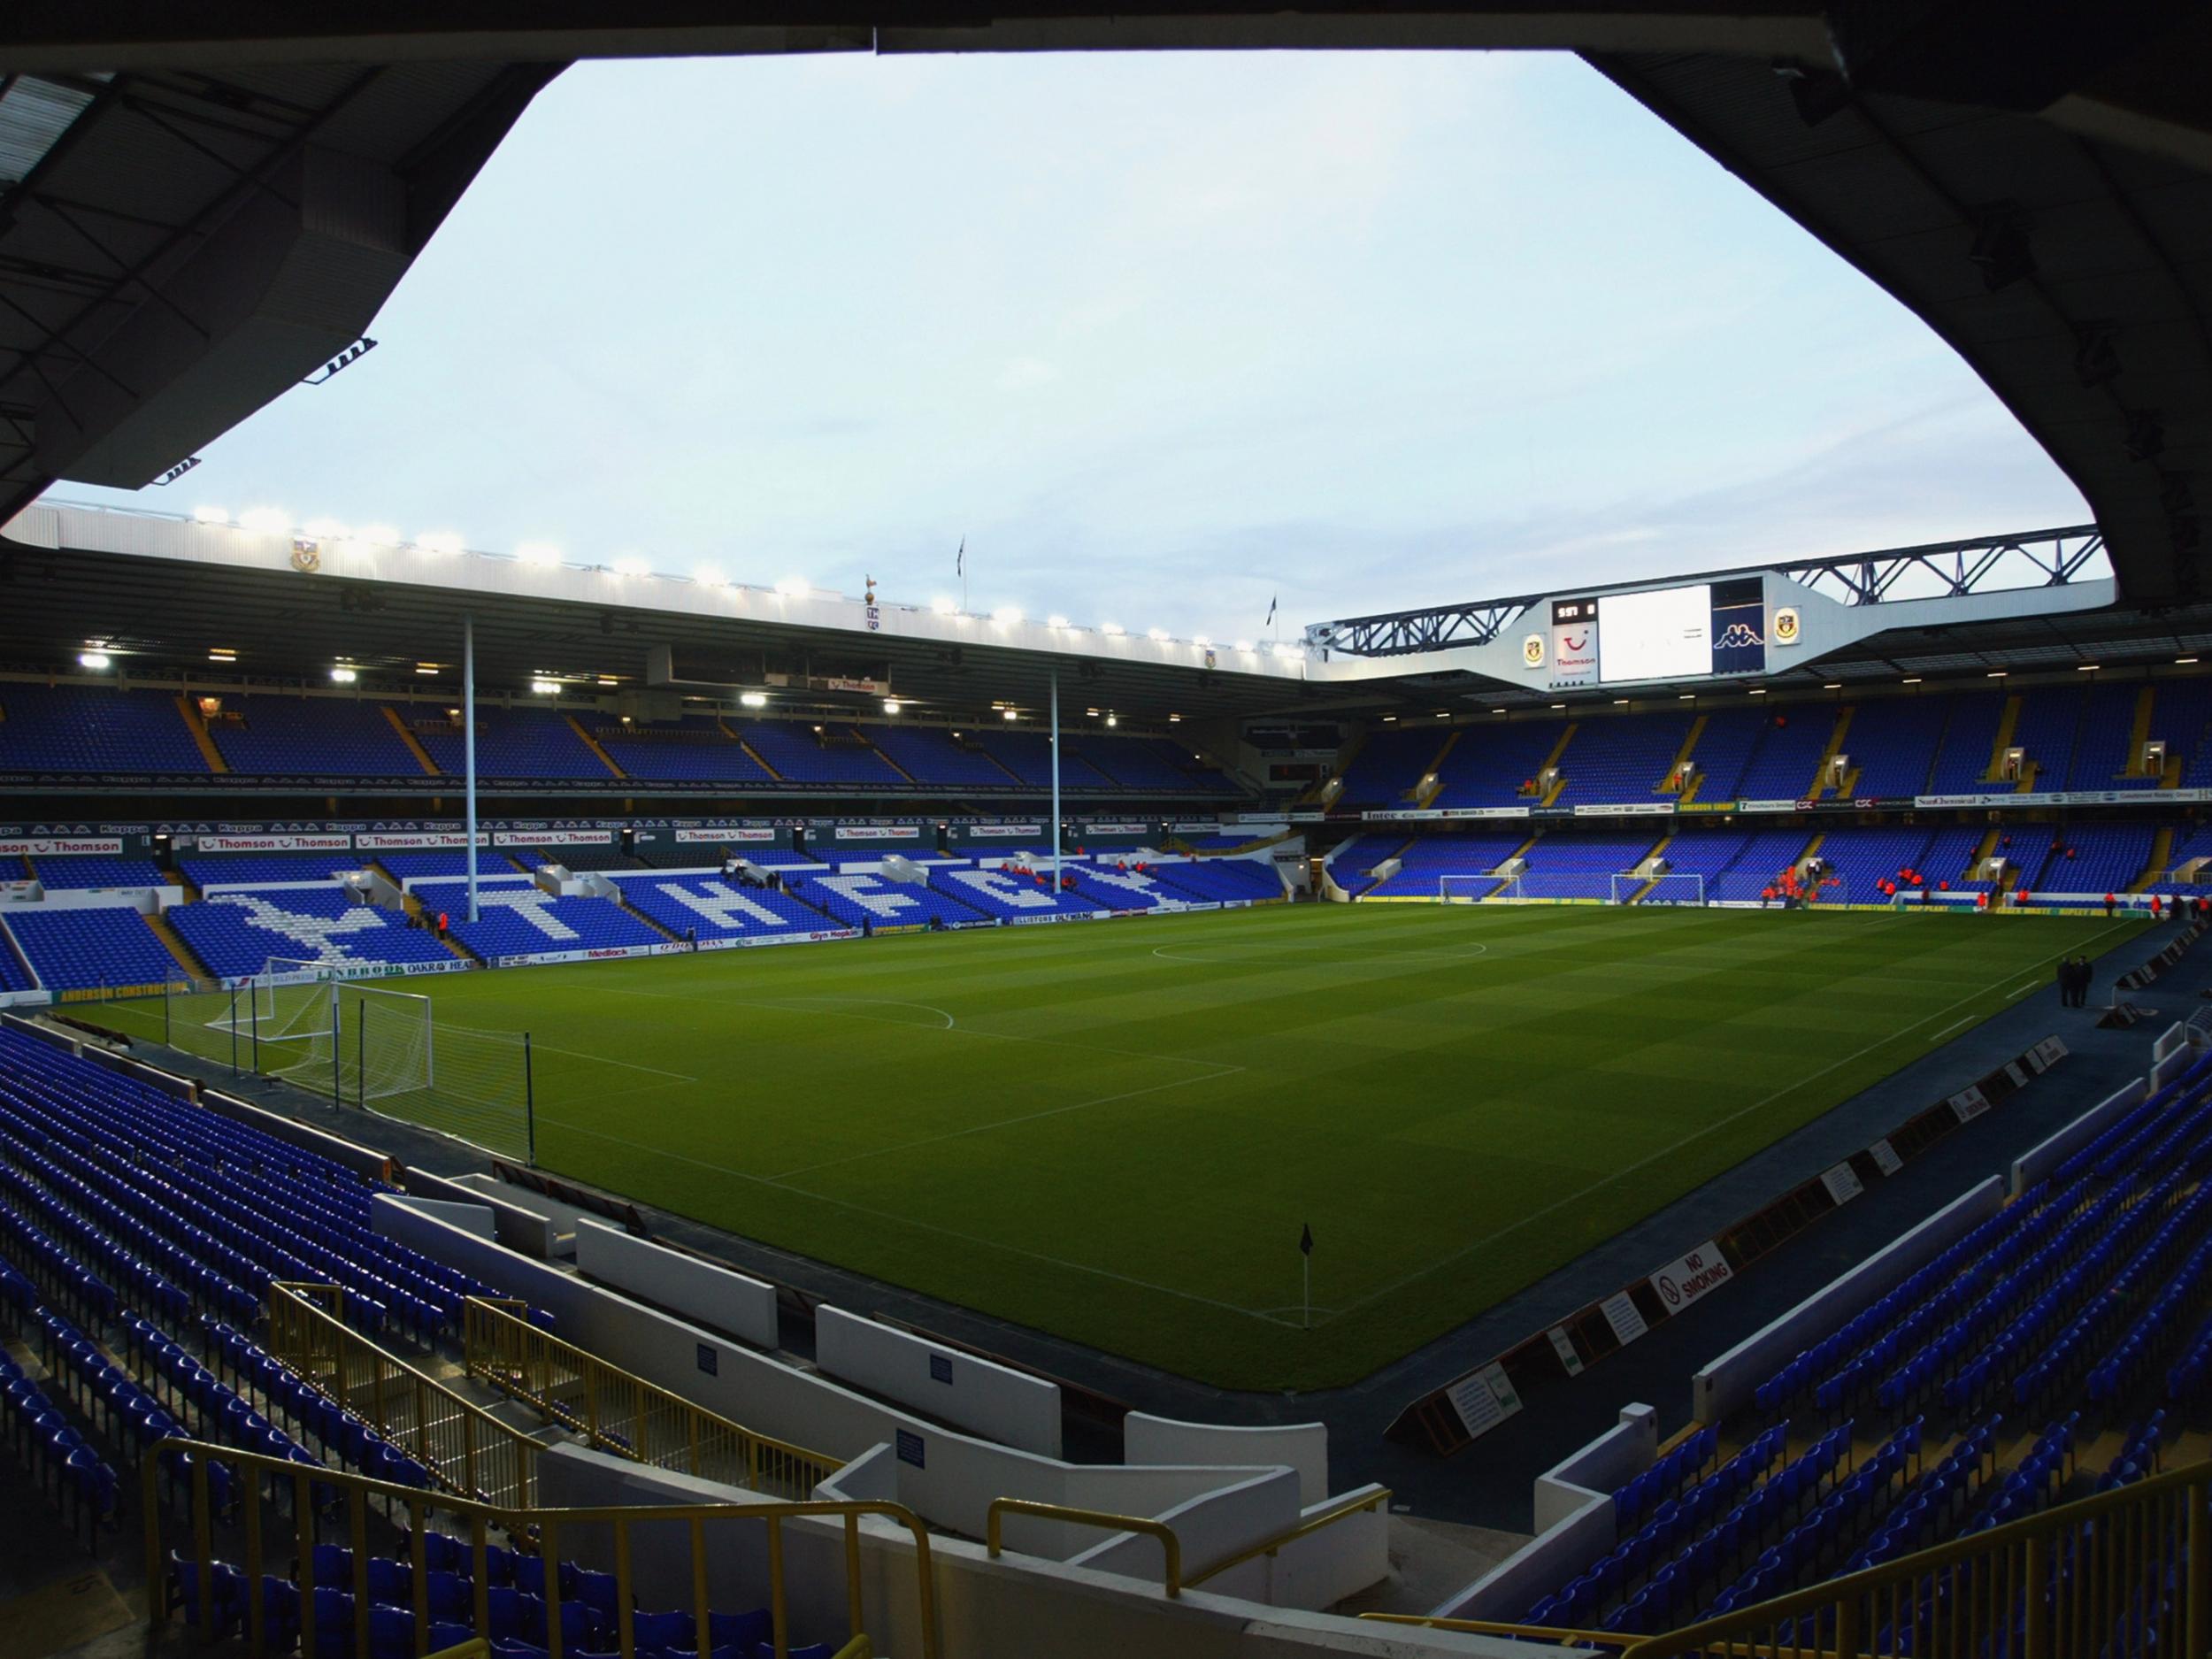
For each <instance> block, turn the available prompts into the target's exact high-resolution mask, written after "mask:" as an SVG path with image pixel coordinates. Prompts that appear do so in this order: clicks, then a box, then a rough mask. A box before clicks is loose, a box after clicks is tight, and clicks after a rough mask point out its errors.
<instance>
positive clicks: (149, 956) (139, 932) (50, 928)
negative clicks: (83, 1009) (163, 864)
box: [0, 907, 188, 991]
mask: <svg viewBox="0 0 2212 1659" xmlns="http://www.w3.org/2000/svg"><path fill="white" fill-rule="evenodd" d="M0 927H4V928H6V929H7V930H8V932H9V933H12V935H13V936H14V939H15V942H16V944H17V946H18V947H19V948H20V949H21V950H22V953H23V956H24V957H25V959H26V960H27V961H28V962H29V963H30V964H31V970H32V972H34V973H35V974H36V975H37V977H38V982H39V984H40V986H41V987H43V988H44V989H46V990H49V991H93V990H110V989H135V988H137V987H143V986H155V985H167V984H172V983H174V982H176V981H178V980H181V979H186V978H188V972H187V970H186V969H185V967H184V965H183V964H181V963H180V962H179V961H178V960H177V959H176V957H174V956H172V955H170V953H169V948H168V947H167V946H166V945H165V944H163V943H162V942H161V941H160V939H159V938H157V936H156V935H155V933H154V930H153V929H152V928H150V927H149V926H147V925H146V918H144V917H142V916H141V915H140V914H139V913H138V912H137V911H136V910H42V909H37V908H35V907H22V908H14V907H12V908H11V909H10V910H7V911H6V912H4V913H0Z"/></svg>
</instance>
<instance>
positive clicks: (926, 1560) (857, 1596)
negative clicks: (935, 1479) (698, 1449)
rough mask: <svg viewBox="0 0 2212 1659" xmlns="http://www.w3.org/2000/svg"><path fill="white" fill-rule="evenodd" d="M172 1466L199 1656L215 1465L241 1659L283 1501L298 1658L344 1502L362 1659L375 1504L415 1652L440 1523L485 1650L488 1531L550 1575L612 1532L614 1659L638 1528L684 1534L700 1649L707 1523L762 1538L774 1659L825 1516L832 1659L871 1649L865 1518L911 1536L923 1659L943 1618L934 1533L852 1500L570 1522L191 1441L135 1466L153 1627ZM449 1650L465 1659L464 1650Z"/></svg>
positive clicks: (557, 1610)
mask: <svg viewBox="0 0 2212 1659" xmlns="http://www.w3.org/2000/svg"><path fill="white" fill-rule="evenodd" d="M178 1454H183V1455H186V1456H188V1458H189V1459H190V1463H191V1480H190V1488H189V1504H188V1518H189V1525H190V1528H191V1533H192V1547H193V1560H194V1561H195V1562H196V1563H198V1569H197V1570H198V1571H199V1572H200V1574H201V1578H200V1589H201V1594H199V1595H198V1596H197V1597H196V1598H195V1599H196V1603H197V1618H196V1629H197V1632H198V1635H199V1638H200V1640H201V1641H202V1642H203V1643H204V1642H206V1641H207V1640H211V1638H212V1637H213V1635H214V1633H215V1631H214V1601H215V1596H214V1594H213V1584H212V1578H211V1574H209V1573H208V1571H207V1568H208V1565H209V1563H211V1562H212V1561H213V1560H214V1559H215V1555H214V1548H213V1540H214V1523H215V1519H216V1517H215V1513H214V1509H213V1505H212V1503H211V1497H210V1489H211V1482H210V1479H209V1473H208V1471H209V1468H210V1465H211V1464H214V1463H223V1464H227V1465H230V1466H231V1467H232V1468H234V1469H235V1470H236V1471H239V1472H240V1473H241V1474H242V1476H244V1477H245V1479H242V1481H241V1483H240V1485H241V1486H242V1493H243V1499H244V1501H243V1502H242V1505H241V1510H242V1513H241V1514H240V1516H239V1517H238V1522H239V1526H240V1529H241V1531H242V1534H243V1542H244V1560H243V1565H242V1571H243V1573H244V1575H245V1582H246V1584H247V1586H248V1594H247V1595H246V1607H245V1609H244V1624H245V1634H246V1640H247V1647H248V1651H249V1653H250V1655H253V1659H263V1656H264V1655H266V1654H268V1653H269V1651H270V1648H269V1643H268V1631H267V1610H268V1609H267V1606H266V1601H265V1597H264V1595H263V1594H262V1588H261V1586H262V1578H263V1569H264V1549H263V1543H264V1532H265V1519H266V1517H265V1516H264V1515H263V1509H264V1506H265V1505H268V1506H270V1507H272V1508H276V1507H279V1505H280V1501H281V1500H282V1499H284V1498H286V1497H288V1499H289V1509H290V1519H291V1522H292V1531H293V1532H295V1533H296V1540H295V1543H294V1548H296V1551H297V1562H296V1582H297V1586H298V1590H299V1614H300V1630H299V1651H300V1652H301V1653H303V1654H314V1653H318V1652H319V1651H321V1649H320V1648H319V1647H318V1646H317V1644H316V1640H315V1589H316V1585H315V1549H314V1547H315V1544H316V1541H317V1540H318V1537H319V1531H320V1530H321V1529H320V1528H319V1524H318V1519H319V1517H318V1510H319V1508H320V1507H321V1506H323V1505H324V1504H325V1503H326V1502H327V1501H328V1498H329V1495H330V1494H331V1493H332V1492H333V1491H335V1492H337V1493H340V1494H343V1497H344V1500H345V1503H346V1509H347V1515H346V1524H345V1533H346V1537H347V1541H348V1545H349V1548H351V1550H352V1553H353V1581H352V1582H351V1583H350V1584H349V1585H347V1586H344V1588H345V1589H346V1590H347V1591H349V1593H350V1594H351V1595H352V1597H353V1608H354V1653H355V1656H356V1659H369V1619H368V1609H369V1607H370V1597H369V1585H368V1571H369V1568H368V1563H369V1555H370V1551H369V1548H368V1541H369V1540H368V1513H369V1508H368V1506H369V1500H371V1499H372V1498H376V1499H381V1500H382V1502H383V1506H384V1508H385V1509H386V1510H387V1511H388V1512H389V1511H392V1510H395V1509H404V1510H405V1512H406V1529H407V1541H408V1550H409V1566H410V1570H411V1584H412V1586H413V1591H414V1597H413V1601H414V1606H413V1612H414V1618H415V1650H416V1651H417V1652H421V1651H423V1650H425V1649H426V1648H427V1647H428V1646H429V1636H430V1624H431V1619H430V1602H429V1573H428V1565H427V1563H426V1559H425V1557H426V1546H425V1544H424V1542H423V1539H424V1533H425V1531H426V1523H427V1522H428V1520H429V1519H430V1517H432V1516H434V1515H443V1516H449V1517H457V1518H458V1519H459V1520H460V1521H462V1522H463V1523H464V1524H465V1530H466V1532H467V1540H468V1548H469V1552H470V1568H469V1571H468V1572H467V1574H466V1575H465V1576H466V1578H468V1580H469V1582H470V1583H471V1585H472V1586H473V1589H474V1604H473V1606H472V1609H471V1617H470V1619H469V1620H468V1621H467V1622H468V1623H469V1624H472V1626H473V1628H474V1630H475V1632H476V1635H477V1637H478V1638H479V1639H480V1640H488V1638H489V1633H490V1630H491V1610H490V1578H489V1574H488V1567H489V1562H488V1555H487V1552H488V1549H489V1548H490V1538H489V1535H490V1533H491V1532H494V1531H498V1532H503V1533H505V1534H506V1535H507V1537H508V1538H509V1539H510V1540H523V1539H526V1538H531V1537H534V1538H535V1539H536V1540H538V1548H539V1554H540V1555H541V1558H543V1559H544V1560H547V1561H549V1562H553V1561H558V1560H559V1559H560V1534H561V1532H562V1531H563V1530H564V1529H566V1528H572V1527H579V1526H588V1527H602V1526H603V1527H606V1528H609V1529H610V1530H611V1533H612V1538H611V1545H612V1554H613V1565H612V1572H613V1575H614V1579H615V1602H616V1607H617V1640H618V1652H619V1653H620V1655H621V1656H622V1659H636V1654H637V1647H636V1642H635V1640H634V1629H633V1623H632V1617H631V1609H632V1606H633V1604H634V1594H633V1592H634V1575H633V1573H632V1571H631V1533H632V1531H633V1529H634V1528H635V1527H636V1526H638V1525H669V1524H672V1523H673V1524H682V1525H687V1526H688V1528H689V1530H690V1534H691V1550H690V1556H691V1589H692V1599H691V1604H690V1605H691V1611H692V1617H693V1620H694V1624H695V1633H696V1635H697V1636H698V1637H699V1639H700V1641H701V1645H702V1647H704V1646H705V1642H706V1637H707V1632H708V1631H709V1626H710V1621H709V1617H708V1616H709V1614H710V1611H711V1608H710V1601H709V1594H710V1593H709V1588H708V1581H707V1580H708V1574H707V1528H708V1527H709V1525H715V1524H726V1523H737V1522H748V1521H758V1522H761V1523H763V1524H764V1525H765V1526H766V1527H767V1529H768V1574H767V1576H768V1593H769V1617H770V1621H771V1625H772V1631H773V1633H774V1651H775V1653H776V1655H777V1659H787V1655H789V1653H790V1627H789V1620H788V1601H787V1597H786V1594H785V1592H784V1583H783V1563H784V1549H785V1542H784V1534H783V1526H784V1523H786V1522H787V1521H794V1520H801V1519H804V1518H807V1517H834V1518H837V1519H840V1520H842V1521H843V1522H844V1529H843V1530H844V1556H845V1604H846V1613H847V1617H848V1618H849V1622H850V1623H849V1627H850V1630H851V1632H852V1636H851V1639H850V1640H848V1642H847V1643H846V1645H845V1647H844V1648H843V1649H842V1650H841V1652H840V1654H839V1655H838V1659H867V1655H869V1653H870V1651H871V1649H870V1648H869V1647H868V1646H867V1645H866V1639H865V1637H864V1634H863V1632H862V1631H861V1624H862V1623H863V1608H862V1602H861V1589H862V1578H863V1574H862V1563H861V1555H860V1523H861V1520H862V1519H863V1518H864V1517H871V1516H872V1517H878V1518H879V1519H883V1520H888V1521H894V1522H896V1523H897V1524H898V1525H902V1526H903V1527H905V1528H906V1529H907V1532H909V1533H910V1535H911V1536H912V1538H913V1540H914V1565H915V1592H916V1598H917V1610H918V1615H919V1617H920V1622H921V1650H922V1655H921V1659H937V1652H938V1640H937V1605H936V1595H935V1579H934V1577H933V1565H932V1561H931V1556H930V1547H929V1532H928V1531H927V1529H926V1528H925V1527H924V1526H923V1525H922V1521H921V1517H919V1516H918V1515H916V1514H915V1513H914V1511H913V1510H911V1509H908V1508H907V1507H906V1506H905V1505H903V1504H900V1503H893V1502H880V1501H876V1500H872V1499H854V1500H841V1501H838V1502H826V1501H810V1502H803V1503H782V1502H762V1503H690V1504H654V1505H644V1504H636V1505H631V1504H613V1505H599V1506H592V1507H586V1508H574V1509H522V1508H513V1507H509V1506H506V1505H502V1504H496V1503H481V1502H476V1501H475V1500H473V1499H470V1498H461V1497H448V1496H445V1495H442V1494H436V1493H428V1492H424V1491H422V1490H421V1489H419V1487H415V1486H396V1485H395V1484H393V1483H392V1482H390V1481H388V1480H373V1479H369V1478H368V1477H367V1476H365V1475H356V1474H349V1473H347V1472H345V1471H341V1470H335V1469H330V1468H326V1467H325V1466H324V1465H322V1464H319V1463H314V1464H306V1463H295V1462H292V1461H289V1460H288V1459H285V1458H280V1457H269V1456H265V1455H262V1454H260V1453H258V1452H245V1451H240V1450H238V1449H237V1448H234V1447H230V1446H217V1445H211V1444H207V1443H205V1442H203V1441H199V1440H164V1441H162V1442H161V1443H160V1446H159V1448H158V1449H157V1452H155V1453H154V1454H153V1455H148V1456H147V1457H145V1458H144V1459H142V1464H141V1481H140V1486H141V1494H140V1495H141V1500H142V1521H143V1531H144V1534H145V1540H146V1586H147V1589H146V1607H147V1616H148V1618H149V1620H150V1621H151V1622H152V1623H154V1624H158V1623H159V1622H161V1621H162V1620H165V1619H166V1618H167V1617H168V1615H169V1608H170V1602H169V1597H168V1585H167V1570H168V1561H167V1556H166V1555H165V1552H164V1549H163V1536H162V1533H163V1525H164V1522H165V1520H166V1518H167V1507H166V1506H165V1504H164V1502H163V1501H162V1494H161V1474H162V1471H163V1469H164V1468H165V1467H166V1466H169V1465H170V1464H171V1462H172V1460H173V1458H174V1457H175V1456H176V1455H178ZM274 1541H275V1542H277V1543H278V1544H279V1545H281V1543H282V1541H283V1534H281V1533H279V1534H278V1535H277V1538H276V1540H274ZM326 1587H330V1588H336V1587H338V1586H326ZM561 1599H562V1598H561V1591H560V1575H559V1574H558V1573H556V1572H548V1573H547V1574H546V1575H545V1623H546V1639H547V1640H546V1652H547V1655H548V1659H561V1654H562V1640H561ZM455 1651H456V1652H457V1653H460V1652H465V1651H466V1649H465V1647H464V1648H462V1649H457V1650H455Z"/></svg>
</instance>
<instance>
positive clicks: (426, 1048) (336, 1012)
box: [209, 956, 436, 1106]
mask: <svg viewBox="0 0 2212 1659" xmlns="http://www.w3.org/2000/svg"><path fill="white" fill-rule="evenodd" d="M209 1024H210V1025H211V1026H212V1027H213V1028H215V1029H216V1030H219V1031H222V1030H233V1029H234V1030H237V1031H238V1032H239V1033H240V1034H241V1035H242V1036H245V1037H246V1038H248V1039H249V1041H250V1042H251V1044H252V1048H253V1056H254V1069H255V1070H257V1071H261V1072H263V1073H265V1075H267V1076H270V1077H280V1078H283V1079H286V1080H288V1081H289V1082H293V1083H296V1084H298V1085H299V1086H300V1087H303V1088H306V1089H311V1090H313V1091H314V1092H315V1093H317V1094H327V1095H329V1096H330V1098H331V1100H332V1101H333V1102H334V1103H336V1104H340V1105H348V1106H366V1105H368V1104H369V1103H370V1102H372V1101H384V1100H390V1099H392V1098H394V1097H395V1096H398V1095H412V1094H428V1093H429V1092H431V1091H432V1090H433V1088H434V1087H435V1084H436V1075H435V1072H434V1059H433V1056H434V1041H433V1035H432V1032H433V1026H432V1020H431V1013H430V999H429V998H428V997H426V996H423V995H419V994H417V993H414V992H411V991H395V990H389V989H387V988H386V987H382V986H380V985H369V984H364V983H361V982H359V981H356V980H351V979H345V978H343V977H342V975H341V974H339V973H337V972H334V971H333V970H332V969H331V968H329V967H328V966H327V965H326V964H321V963H314V962H303V961H298V960H296V959H292V958H288V957H281V956H278V957H272V958H271V959H270V961H269V962H268V964H266V965H265V967H264V968H263V969H262V971H261V972H259V973H258V974H256V975H255V976H254V977H253V978H252V979H250V980H249V981H248V982H247V983H246V984H245V985H243V986H241V987H239V995H237V996H236V997H234V998H233V999H232V1001H231V1002H230V1005H229V1006H228V1007H227V1008H226V1009H225V1010H223V1011H222V1012H220V1013H219V1014H218V1015H217V1016H216V1018H214V1019H213V1020H211V1021H210V1022H209Z"/></svg>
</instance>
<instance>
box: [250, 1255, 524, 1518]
mask: <svg viewBox="0 0 2212 1659" xmlns="http://www.w3.org/2000/svg"><path fill="white" fill-rule="evenodd" d="M344 1312H345V1292H344V1291H343V1290H342V1288H341V1287H339V1286H336V1285H313V1284H273V1285H271V1286H269V1339H268V1348H269V1352H270V1353H271V1354H272V1355H273V1356H275V1357H276V1359H277V1360H278V1362H279V1363H281V1364H282V1365H283V1366H284V1367H285V1368H286V1369H287V1370H288V1371H292V1372H293V1373H294V1374H296V1376H298V1377H300V1378H302V1379H304V1380H305V1381H307V1382H309V1383H311V1384H313V1385H314V1386H316V1387H317V1388H319V1389H320V1390H321V1391H322V1392H323V1393H324V1394H327V1395H329V1396H330V1397H331V1398H332V1399H333V1400H335V1401H336V1402H338V1403H339V1404H341V1405H342V1406H344V1407H346V1408H347V1409H349V1410H350V1411H351V1412H353V1414H354V1415H355V1416H357V1417H359V1418H361V1420H362V1421H363V1422H365V1423H366V1424H367V1425H369V1426H370V1427H371V1428H373V1429H374V1430H375V1431H376V1432H378V1433H379V1434H380V1435H381V1436H383V1438H384V1439H385V1440H387V1441H388V1442H389V1443H390V1444H392V1445H394V1446H396V1447H397V1448H399V1449H400V1450H401V1451H403V1452H404V1453H406V1454H407V1455H408V1456H410V1457H411V1458H413V1459H414V1460H415V1461H416V1462H417V1463H420V1464H421V1465H422V1466H423V1468H424V1469H425V1470H426V1471H428V1473H429V1475H430V1478H431V1479H433V1480H434V1481H436V1482H437V1483H438V1484H439V1485H440V1486H443V1487H445V1488H446V1489H447V1490H448V1491H449V1492H452V1493H455V1494H458V1495H459V1496H462V1497H466V1498H476V1499H480V1500H481V1501H483V1502H488V1503H508V1504H519V1505H524V1506H527V1505H528V1504H529V1503H530V1502H531V1501H532V1497H533V1494H534V1493H535V1491H536V1490H537V1479H536V1476H537V1459H538V1454H539V1453H540V1452H541V1451H542V1450H543V1449H544V1448H543V1447H541V1446H540V1445H539V1444H538V1442H537V1441H535V1440H532V1439H531V1438H530V1437H529V1436H528V1435H526V1434H524V1433H522V1432H519V1431H518V1430H515V1429H512V1428H510V1427H509V1426H508V1425H506V1424H504V1423H502V1422H501V1421H500V1420H499V1419H498V1418H497V1417H494V1416H492V1415H491V1413H489V1412H488V1411H486V1410H485V1409H483V1408H482V1407H481V1406H480V1405H477V1404H476V1403H475V1402H472V1401H470V1400H465V1399H464V1398H462V1397H461V1396H460V1395H459V1394H455V1393H454V1392H453V1391H452V1390H451V1389H450V1388H448V1387H447V1386H445V1385H444V1384H443V1383H441V1382H440V1381H438V1380H437V1379H435V1378H434V1377H432V1376H430V1375H428V1374H427V1373H426V1372H424V1371H418V1370H417V1369H416V1368H415V1367H414V1366H412V1365H410V1364H409V1363H407V1362H406V1361H405V1360H403V1359H401V1358H399V1357H398V1356H396V1355H393V1354H388V1353H387V1352H385V1350H384V1349H382V1348H379V1347H378V1346H377V1345H376V1344H375V1343H373V1342H372V1341H370V1340H369V1339H368V1338H366V1337H365V1336H363V1335H362V1334H361V1333H359V1332H358V1331H356V1330H354V1329H353V1328H352V1327H351V1326H350V1325H347V1324H345V1323H344V1321H343V1317H342V1316H343V1314H344Z"/></svg>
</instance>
